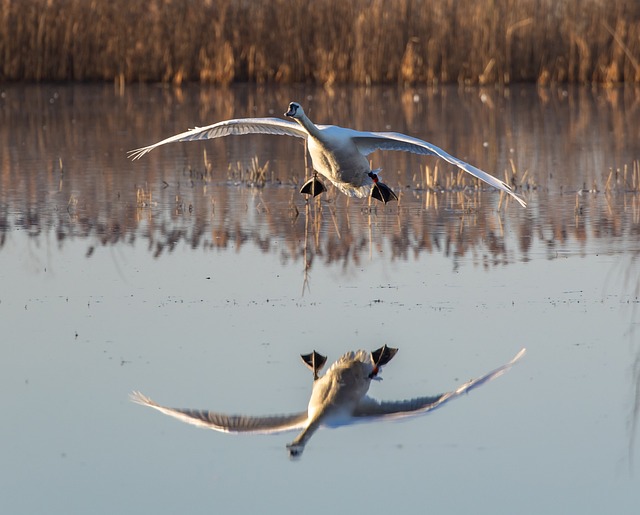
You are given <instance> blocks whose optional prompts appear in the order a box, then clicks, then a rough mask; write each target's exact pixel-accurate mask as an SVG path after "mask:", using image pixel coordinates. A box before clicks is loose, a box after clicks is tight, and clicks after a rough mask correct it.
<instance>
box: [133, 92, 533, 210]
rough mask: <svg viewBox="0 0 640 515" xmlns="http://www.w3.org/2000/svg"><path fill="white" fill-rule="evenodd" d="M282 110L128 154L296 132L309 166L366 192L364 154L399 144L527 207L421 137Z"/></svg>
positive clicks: (347, 190) (296, 108) (349, 189)
mask: <svg viewBox="0 0 640 515" xmlns="http://www.w3.org/2000/svg"><path fill="white" fill-rule="evenodd" d="M285 116H288V117H290V118H293V119H294V120H295V122H290V121H287V120H281V119H280V118H243V119H237V120H226V121H223V122H218V123H214V124H213V125H209V126H207V127H198V128H195V129H192V130H189V131H187V132H183V133H181V134H176V135H175V136H172V137H170V138H167V139H164V140H162V141H159V142H158V143H155V144H153V145H149V146H148V147H142V148H139V149H136V150H132V151H130V152H129V156H130V157H131V158H132V159H139V158H140V157H142V156H143V155H145V154H146V153H148V152H151V151H152V150H153V149H154V148H156V147H159V146H160V145H165V144H167V143H173V142H176V141H195V140H203V139H211V138H219V137H222V136H231V135H241V134H277V135H283V136H294V137H297V138H303V139H306V140H307V144H308V149H309V154H310V155H311V161H312V163H313V168H314V169H315V170H316V171H317V172H319V173H320V174H322V175H323V176H325V177H326V178H327V179H329V180H330V181H331V182H332V183H333V184H334V185H335V186H336V187H337V188H338V189H339V190H340V191H342V192H343V193H344V194H346V195H349V196H353V197H365V196H366V195H368V194H369V193H370V191H371V188H372V186H373V183H374V182H375V180H376V179H374V178H372V177H371V176H370V172H374V173H375V172H376V171H377V170H373V171H372V170H371V168H370V166H369V161H368V160H367V158H366V156H368V155H369V154H371V153H372V152H375V151H376V150H399V151H404V152H412V153H414V154H422V155H433V156H437V157H439V158H441V159H444V160H445V161H447V162H448V163H451V164H453V165H455V166H457V167H458V168H460V169H462V170H464V171H465V172H468V173H470V174H471V175H473V176H474V177H477V178H478V179H480V180H482V181H484V182H486V183H487V184H489V185H491V186H493V187H494V188H497V189H499V190H501V191H504V192H505V193H507V194H509V195H511V196H512V197H513V198H514V199H516V200H517V201H518V203H519V204H520V205H522V206H523V207H526V203H525V202H524V200H522V199H521V198H520V197H519V196H517V195H516V194H515V193H514V192H513V190H512V189H511V187H510V186H509V185H508V184H507V183H505V182H503V181H501V180H500V179H497V178H496V177H494V176H492V175H489V174H488V173H486V172H483V171H482V170H480V169H479V168H476V167H475V166H472V165H470V164H469V163H465V162H464V161H462V160H460V159H458V158H457V157H454V156H452V155H450V154H448V153H447V152H445V151H444V150H442V149H441V148H439V147H436V146H435V145H432V144H431V143H428V142H426V141H423V140H421V139H418V138H412V137H411V136H407V135H405V134H400V133H397V132H362V131H356V130H353V129H345V128H343V127H338V126H335V125H315V124H314V123H313V122H312V121H311V120H310V119H309V118H308V117H307V115H306V114H305V113H304V111H303V109H302V107H300V104H297V103H295V102H292V103H291V104H289V110H288V111H287V113H285ZM296 122H297V123H296Z"/></svg>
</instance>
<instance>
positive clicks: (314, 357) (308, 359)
mask: <svg viewBox="0 0 640 515" xmlns="http://www.w3.org/2000/svg"><path fill="white" fill-rule="evenodd" d="M300 357H301V358H302V361H304V364H305V365H307V366H308V367H309V368H310V369H311V370H312V371H313V380H314V381H315V380H316V379H318V372H319V371H320V369H322V367H323V366H324V364H325V363H326V362H327V357H326V356H323V355H322V354H320V353H318V352H316V351H313V352H312V353H311V354H301V355H300Z"/></svg>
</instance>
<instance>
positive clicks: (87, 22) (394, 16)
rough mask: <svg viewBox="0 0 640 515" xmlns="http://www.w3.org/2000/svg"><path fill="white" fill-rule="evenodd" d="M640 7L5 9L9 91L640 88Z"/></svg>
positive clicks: (397, 0)
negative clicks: (53, 85) (27, 86)
mask: <svg viewBox="0 0 640 515" xmlns="http://www.w3.org/2000/svg"><path fill="white" fill-rule="evenodd" d="M639 63H640V2H638V1H637V0H613V1H609V0H351V1H348V2H345V1H344V0H315V1H313V2H309V1H308V0H253V1H248V0H238V1H235V0H147V1H145V2H131V1H129V0H21V1H17V0H0V80H4V81H18V80H27V81H69V80H72V81H73V80H75V81H102V80H107V81H115V82H116V83H118V84H120V85H121V86H122V85H124V84H125V83H131V82H139V81H146V82H151V81H153V82H167V83H176V84H180V83H182V82H184V81H199V82H203V83H216V84H227V83H230V82H247V81H248V82H257V83H262V82H278V83H295V82H305V83H320V84H333V83H352V84H370V83H402V84H437V83H450V82H458V83H462V84H490V83H500V84H508V83H511V82H520V81H537V82H539V83H542V84H547V83H552V82H573V83H617V82H633V83H638V82H640V64H639Z"/></svg>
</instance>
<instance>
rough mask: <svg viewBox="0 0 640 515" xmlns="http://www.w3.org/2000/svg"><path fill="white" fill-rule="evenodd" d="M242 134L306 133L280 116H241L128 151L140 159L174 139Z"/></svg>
mask: <svg viewBox="0 0 640 515" xmlns="http://www.w3.org/2000/svg"><path fill="white" fill-rule="evenodd" d="M242 134H274V135H279V136H294V137H297V138H306V137H307V133H306V132H305V131H304V129H303V128H302V127H301V126H300V125H298V124H297V123H295V122H289V121H287V120H281V119H280V118H242V119H238V120H225V121H223V122H218V123H214V124H213V125H207V126H206V127H196V128H195V129H191V130H188V131H186V132H182V133H180V134H176V135H175V136H171V137H170V138H167V139H163V140H162V141H159V142H158V143H154V144H153V145H149V146H148V147H142V148H137V149H135V150H130V151H129V152H128V154H129V157H130V158H131V159H134V160H135V159H140V158H141V157H142V156H143V155H145V154H147V153H148V152H151V151H152V150H153V149H154V148H156V147H159V146H161V145H166V144H167V143H174V142H176V141H197V140H204V139H213V138H221V137H223V136H240V135H242Z"/></svg>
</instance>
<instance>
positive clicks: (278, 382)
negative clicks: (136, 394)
mask: <svg viewBox="0 0 640 515" xmlns="http://www.w3.org/2000/svg"><path fill="white" fill-rule="evenodd" d="M293 99H296V100H298V101H300V102H302V103H303V105H305V108H306V111H307V112H308V113H309V115H310V116H311V117H312V119H314V120H316V121H317V122H318V123H329V122H333V123H337V124H341V125H346V126H352V127H354V128H359V129H378V130H397V131H401V132H407V133H410V134H412V135H414V136H417V137H421V138H424V139H427V140H429V141H431V142H433V143H435V144H437V145H439V146H442V147H443V148H445V149H446V150H448V151H450V152H451V153H453V154H455V155H458V156H459V157H461V158H464V159H467V160H469V161H470V162H472V163H473V164H475V165H477V166H479V167H480V168H483V169H485V170H488V171H491V172H493V173H495V174H496V175H498V176H500V177H502V176H503V175H504V170H508V171H509V173H511V171H512V170H513V169H515V170H516V172H517V174H516V177H517V179H518V181H520V182H521V183H522V184H523V185H524V191H523V193H524V195H525V197H526V199H527V201H528V203H529V207H528V208H527V209H526V210H524V209H521V208H520V207H519V206H518V205H517V204H516V203H514V202H510V203H509V202H506V199H503V200H502V201H501V199H500V196H499V194H497V193H495V192H492V191H489V190H485V189H484V188H483V189H482V190H481V191H479V190H475V189H473V188H466V189H464V190H461V189H460V188H453V189H455V191H447V192H436V193H434V192H429V191H427V189H426V188H425V187H424V182H425V180H424V178H423V177H424V175H423V174H424V170H423V169H421V168H420V167H421V166H425V165H428V166H429V167H430V169H431V170H433V167H434V165H436V161H435V160H432V159H428V158H424V157H423V158H419V157H413V156H405V155H402V154H394V153H386V154H379V155H373V156H372V158H373V160H374V166H382V167H383V168H384V170H385V172H384V175H383V176H384V180H385V181H386V182H387V183H389V185H390V186H392V187H393V188H394V190H396V192H398V193H400V194H401V198H400V202H399V203H398V204H390V205H389V206H387V207H383V206H381V205H379V204H378V205H376V204H373V205H371V206H369V205H368V203H367V202H366V201H360V200H358V201H356V200H348V199H346V198H345V197H343V196H340V195H337V194H336V193H335V191H334V190H333V188H330V191H329V192H328V193H327V194H325V195H324V199H323V200H321V201H317V202H314V203H310V204H305V200H304V198H303V197H302V196H301V195H299V194H298V193H297V188H298V187H299V185H300V184H301V183H302V182H303V179H304V176H305V170H304V165H305V162H304V148H303V146H302V145H301V144H300V142H298V141H292V140H291V139H289V138H282V137H281V138H278V137H274V138H269V137H239V138H228V139H227V140H225V141H217V142H208V143H206V144H205V143H190V144H177V145H173V146H168V147H165V148H162V149H158V150H157V151H154V152H152V153H151V154H149V155H148V156H145V158H144V159H142V160H140V161H136V162H133V163H132V162H130V161H128V160H127V159H126V154H125V151H126V150H128V149H131V148H135V147H138V146H142V145H146V144H149V143H152V142H154V141H157V140H159V139H162V138H164V137H166V136H169V135H171V134H173V133H176V132H179V131H181V130H184V129H185V128H187V127H190V126H194V125H204V124H207V123H212V122H214V121H217V120H220V119H226V118H230V117H243V116H279V115H280V114H281V112H283V111H284V109H285V108H286V105H287V104H288V102H289V101H290V100H293ZM637 102H638V99H637V92H635V91H633V90H625V89H619V90H618V89H613V90H605V91H592V90H589V89H576V90H561V89H558V90H555V89H545V90H537V89H535V88H532V87H520V88H511V89H510V90H508V91H502V92H499V91H494V90H486V91H485V90H464V91H463V90H458V89H455V88H443V89H440V90H435V91H434V90H407V91H404V90H403V91H398V90H396V89H387V88H372V89H346V88H345V89H334V90H323V89H312V88H306V87H294V88H276V89H271V88H252V87H242V86H239V87H234V88H231V89H223V90H220V89H200V88H195V87H193V88H186V89H182V90H173V89H167V88H159V87H154V86H141V87H131V88H128V89H126V90H125V92H124V94H123V95H118V94H116V92H114V91H113V89H112V88H111V87H108V86H92V85H85V86H22V85H15V86H5V87H4V89H3V90H2V91H1V96H0V167H1V168H0V170H1V173H0V285H1V287H0V316H1V320H2V325H3V328H4V337H3V339H2V356H3V357H2V360H0V363H1V365H0V370H1V374H0V400H1V401H2V406H3V407H4V409H5V416H4V420H5V423H4V424H1V425H0V437H1V438H2V440H3V441H4V442H5V446H4V451H3V459H2V463H3V465H2V466H0V480H1V482H2V484H3V485H4V488H3V494H2V496H0V509H1V511H2V512H3V513H25V514H26V513H44V512H47V513H114V512H120V513H140V512H142V513H147V512H151V511H153V512H156V513H176V512H184V511H188V510H196V509H198V510H201V509H202V508H203V507H204V508H210V509H212V510H214V511H220V512H226V513H231V512H265V511H266V512H280V513H297V512H300V511H305V512H308V513H320V512H323V513H324V512H326V511H327V510H331V511H336V512H345V511H347V510H352V511H363V510H375V511H383V510H393V509H397V507H398V506H402V507H403V509H405V511H412V512H416V511H424V509H429V510H431V511H433V512H438V513H441V512H446V513H465V512H469V511H472V510H473V511H475V512H479V513H486V512H492V513H513V512H518V513H541V512H544V513H594V514H595V513H603V512H605V511H606V512H615V513H635V510H636V509H637V505H638V502H639V501H640V495H639V494H638V488H637V482H638V472H637V467H638V460H639V458H640V451H638V445H637V442H636V439H637V436H638V430H637V428H636V424H637V418H638V416H637V411H638V405H639V400H638V394H637V391H638V385H640V350H639V348H638V337H637V326H638V320H639V315H638V280H639V276H640V267H639V265H638V253H639V251H640V240H639V239H638V227H639V224H640V206H639V205H638V200H639V197H638V194H637V192H636V191H637V189H638V186H637V184H636V185H635V186H634V183H633V180H634V173H633V169H632V163H633V160H634V159H637V158H638V157H639V156H640V143H639V142H640V134H639V131H640V129H639V127H638V124H637ZM307 106H308V107H307ZM205 149H206V157H205V155H204V151H205ZM254 156H257V157H258V160H259V163H258V164H259V166H261V167H262V166H264V165H265V164H266V163H267V161H268V168H267V170H268V173H267V178H268V179H269V180H268V181H267V183H266V184H265V185H264V187H260V188H258V187H251V186H250V185H248V184H247V182H248V180H249V179H250V175H251V173H250V172H247V169H250V168H251V166H252V164H251V159H252V158H253V157H254ZM237 161H240V162H241V163H240V165H238V166H235V165H234V167H232V169H231V170H230V169H229V168H228V163H229V162H231V163H236V162H237ZM625 165H627V169H626V171H625V168H624V167H625ZM438 167H439V174H440V175H439V177H440V181H442V182H443V183H444V181H445V178H446V177H448V176H449V177H450V176H455V173H453V172H452V170H451V169H449V168H446V167H444V166H443V165H442V163H439V164H438ZM525 173H526V174H527V175H526V176H525ZM523 177H524V180H523ZM625 178H626V183H624V179H625ZM520 182H519V184H520ZM450 186H451V185H450ZM383 343H387V344H389V345H392V346H395V347H399V348H400V352H399V353H398V355H397V356H396V357H395V358H394V360H393V361H392V362H391V363H390V364H389V365H388V366H387V367H385V369H384V372H383V377H384V381H382V382H381V383H377V384H374V385H373V386H372V388H371V391H370V394H371V395H372V396H374V397H377V398H385V399H394V398H407V397H413V396H416V395H426V394H435V393H439V392H442V391H445V390H449V389H452V388H454V387H455V386H456V385H458V384H460V383H461V382H463V381H465V380H467V379H469V378H471V377H475V376H478V375H480V374H482V373H484V372H487V371H488V370H490V369H492V368H494V367H496V366H498V365H500V364H502V363H504V362H506V361H507V360H508V359H510V358H511V357H512V356H513V355H514V354H515V353H516V352H517V350H518V349H520V348H521V347H523V346H524V347H527V348H528V353H527V355H526V357H525V358H524V359H523V361H522V362H521V363H519V364H518V365H517V366H516V367H515V368H514V369H513V370H512V371H510V372H509V373H508V374H507V375H505V376H504V377H501V378H499V379H497V380H496V381H494V382H492V383H491V384H489V385H487V386H484V387H483V388H481V389H479V390H477V391H474V392H472V393H471V394H470V395H469V396H466V397H464V398H461V399H459V400H456V401H455V402H452V404H450V405H448V406H446V407H445V408H443V409H442V410H438V411H437V412H434V413H433V414H430V415H426V416H424V417H419V418H417V419H412V420H407V421H404V422H401V423H380V424H369V425H364V426H355V427H350V428H342V429H337V430H321V431H319V432H318V433H317V434H316V435H314V437H313V438H312V439H311V441H310V443H309V444H308V446H307V449H306V451H305V454H304V456H303V458H302V460H301V461H299V462H296V463H291V462H290V461H289V460H288V459H287V457H286V451H285V448H284V446H285V444H286V443H287V442H289V441H291V439H292V438H293V435H291V434H284V435H272V436H229V435H224V434H219V433H214V432H211V431H205V430H201V429H197V428H193V427H190V426H187V425H186V424H182V423H180V422H177V421H174V420H172V419H169V418H168V417H165V416H163V415H160V414H158V413H156V412H152V411H151V410H148V409H145V408H143V407H140V406H136V405H133V404H131V403H130V402H129V401H128V399H127V396H128V394H129V392H130V391H132V390H134V389H135V390H141V391H142V392H144V393H145V394H147V395H149V396H151V397H152V398H154V399H155V400H157V401H159V402H162V403H164V404H167V405H171V406H179V407H200V408H211V409H216V410H219V411H226V412H241V413H248V414H265V413H279V412H292V411H298V410H300V409H302V408H303V407H304V406H305V405H306V401H307V400H308V395H309V391H310V386H311V377H310V373H309V371H308V370H307V369H305V368H304V367H303V366H302V364H301V362H300V361H299V357H298V355H299V354H300V353H303V352H310V351H311V350H312V349H316V350H318V351H320V352H322V353H323V354H326V355H328V356H329V359H330V360H334V359H337V358H338V357H339V356H340V354H342V353H343V352H344V351H346V350H349V349H354V348H360V347H362V348H367V349H375V348H377V347H379V346H381V345H382V344H383Z"/></svg>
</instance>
